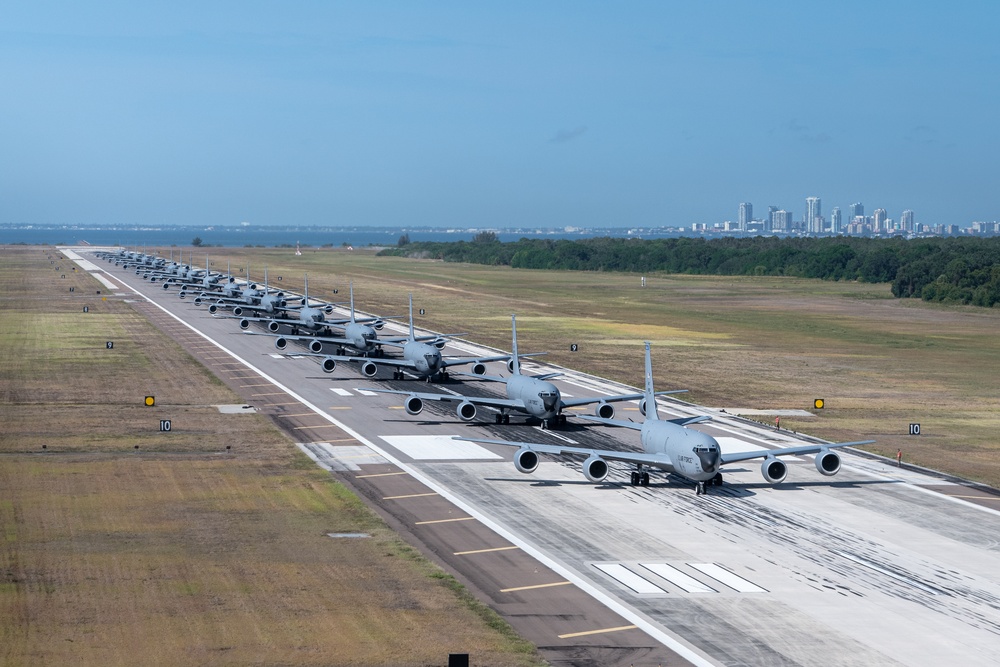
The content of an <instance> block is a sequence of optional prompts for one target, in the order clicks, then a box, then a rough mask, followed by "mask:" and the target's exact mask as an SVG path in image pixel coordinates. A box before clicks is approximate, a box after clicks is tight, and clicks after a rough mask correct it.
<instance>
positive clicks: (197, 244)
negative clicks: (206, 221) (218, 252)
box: [191, 236, 201, 248]
mask: <svg viewBox="0 0 1000 667" xmlns="http://www.w3.org/2000/svg"><path fill="white" fill-rule="evenodd" d="M191 245H193V246H194V247H195V248H198V247H200V246H201V237H200V236H196V237H194V238H193V239H191Z"/></svg>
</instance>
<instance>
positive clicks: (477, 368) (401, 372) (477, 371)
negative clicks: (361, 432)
mask: <svg viewBox="0 0 1000 667" xmlns="http://www.w3.org/2000/svg"><path fill="white" fill-rule="evenodd" d="M461 335H463V334H443V335H439V336H420V337H418V336H416V335H415V334H414V331H413V295H412V294H411V295H410V332H409V336H407V337H406V338H404V339H391V338H390V339H387V338H383V339H380V340H379V341H378V344H379V345H388V346H391V347H398V348H401V349H402V352H403V357H402V358H401V359H399V358H392V357H380V358H379V359H378V360H377V361H376V360H374V359H371V358H369V357H355V356H347V355H337V354H330V355H305V356H324V357H325V359H324V360H323V363H322V366H323V370H324V371H325V372H327V373H332V372H333V371H334V369H335V368H336V367H337V362H338V361H357V362H360V363H361V373H362V374H363V375H365V376H366V377H375V375H377V374H378V369H379V366H391V367H392V369H393V370H392V379H393V380H402V379H404V378H405V377H406V375H407V374H410V375H413V376H415V377H417V378H419V379H423V380H427V381H428V382H430V381H432V380H446V379H448V369H449V368H451V367H452V366H464V365H469V364H471V365H472V373H473V374H474V375H482V374H484V373H486V364H487V363H489V362H491V361H503V360H505V359H507V358H508V357H507V355H498V356H493V357H444V356H442V355H441V348H443V347H444V346H445V345H446V344H447V342H448V340H447V339H448V338H449V337H452V336H461ZM376 391H381V390H376ZM401 393H404V394H406V393H409V392H401Z"/></svg>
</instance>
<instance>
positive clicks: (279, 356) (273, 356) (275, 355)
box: [267, 353, 285, 359]
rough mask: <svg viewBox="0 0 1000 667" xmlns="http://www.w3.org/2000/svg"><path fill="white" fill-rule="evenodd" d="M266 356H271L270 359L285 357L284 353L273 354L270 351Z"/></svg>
mask: <svg viewBox="0 0 1000 667" xmlns="http://www.w3.org/2000/svg"><path fill="white" fill-rule="evenodd" d="M267 356H269V357H271V358H272V359H284V358H285V355H283V354H274V353H271V354H269V355H267Z"/></svg>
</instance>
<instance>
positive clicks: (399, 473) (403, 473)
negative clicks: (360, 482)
mask: <svg viewBox="0 0 1000 667" xmlns="http://www.w3.org/2000/svg"><path fill="white" fill-rule="evenodd" d="M409 474H410V473H408V472H377V473H374V474H371V475H355V476H354V479H367V478H368V477H391V476H393V475H409Z"/></svg>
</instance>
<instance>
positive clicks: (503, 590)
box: [500, 581, 634, 627]
mask: <svg viewBox="0 0 1000 667" xmlns="http://www.w3.org/2000/svg"><path fill="white" fill-rule="evenodd" d="M572 584H573V582H572V581H556V582H553V583H551V584H535V585H534V586H518V587H516V588H501V589H500V592H501V593H513V592H515V591H531V590H534V589H536V588H552V587H553V586H571V585H572ZM633 627H634V626H633Z"/></svg>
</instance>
